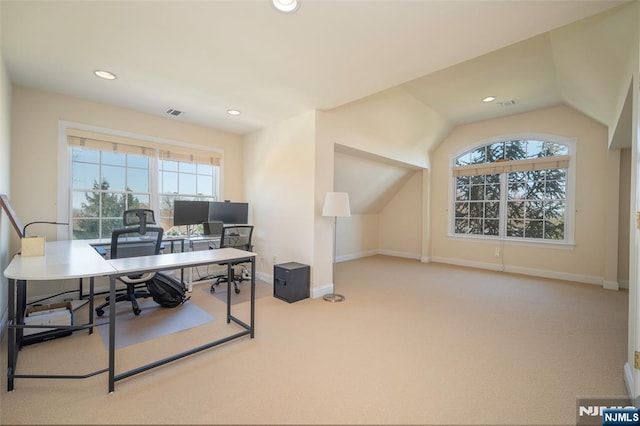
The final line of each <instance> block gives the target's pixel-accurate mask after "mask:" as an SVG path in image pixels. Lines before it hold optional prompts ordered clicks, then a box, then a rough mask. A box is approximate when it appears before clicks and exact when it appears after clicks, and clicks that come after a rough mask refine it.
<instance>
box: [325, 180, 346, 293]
mask: <svg viewBox="0 0 640 426" xmlns="http://www.w3.org/2000/svg"><path fill="white" fill-rule="evenodd" d="M322 216H333V275H332V277H331V278H332V279H333V281H334V283H333V290H334V292H333V293H331V294H325V295H324V296H323V297H322V298H323V299H324V300H326V301H327V302H342V301H343V300H344V299H345V297H344V296H343V295H341V294H336V292H335V289H336V283H335V276H336V239H337V238H336V229H337V227H338V217H347V216H351V209H350V208H349V194H347V193H346V192H327V195H326V196H325V198H324V206H323V207H322Z"/></svg>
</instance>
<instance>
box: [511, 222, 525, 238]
mask: <svg viewBox="0 0 640 426" xmlns="http://www.w3.org/2000/svg"><path fill="white" fill-rule="evenodd" d="M523 236H524V220H512V219H509V220H507V237H523Z"/></svg>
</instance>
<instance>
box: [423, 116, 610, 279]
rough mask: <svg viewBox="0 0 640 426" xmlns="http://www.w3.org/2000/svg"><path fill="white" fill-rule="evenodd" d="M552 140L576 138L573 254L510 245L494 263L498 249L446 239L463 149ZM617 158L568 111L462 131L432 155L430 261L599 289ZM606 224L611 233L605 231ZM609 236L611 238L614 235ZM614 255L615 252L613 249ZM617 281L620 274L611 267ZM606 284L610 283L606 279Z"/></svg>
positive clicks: (601, 129) (600, 129)
mask: <svg viewBox="0 0 640 426" xmlns="http://www.w3.org/2000/svg"><path fill="white" fill-rule="evenodd" d="M526 132H531V133H534V134H553V135H558V136H562V137H566V138H575V139H576V141H577V143H576V144H577V148H576V161H575V167H576V178H575V180H576V182H577V187H576V204H575V209H576V212H575V247H572V248H554V247H552V246H529V245H523V244H507V245H505V247H504V249H503V250H502V252H501V256H502V257H496V255H495V253H496V252H495V250H496V248H499V247H500V246H499V244H498V243H496V242H493V243H490V242H485V241H481V242H473V241H469V240H460V239H453V238H449V237H448V235H447V230H448V219H449V214H450V212H449V202H450V194H449V191H450V186H449V182H450V175H451V172H450V161H451V158H452V157H453V156H454V155H456V154H459V153H462V152H464V151H465V150H466V149H467V148H469V147H471V146H473V145H474V144H477V143H479V142H481V141H483V140H486V139H489V138H491V137H495V136H500V135H509V134H522V133H526ZM618 158H619V156H618V153H617V152H614V153H611V152H609V151H608V150H607V128H606V127H605V126H603V125H601V124H599V123H597V122H595V121H594V120H592V119H590V118H588V117H586V116H584V115H582V114H581V113H579V112H577V111H575V110H574V109H572V108H570V107H567V106H556V107H550V108H545V109H540V110H536V111H533V112H529V113H525V114H518V115H513V116H509V117H504V118H499V119H493V120H486V121H482V122H476V123H472V124H468V125H463V126H459V127H457V128H456V129H454V131H453V132H452V133H451V134H450V135H449V136H448V137H447V138H446V139H445V140H444V141H443V142H442V143H441V144H440V146H439V147H438V149H437V150H435V152H434V154H433V159H432V162H431V163H432V170H431V172H432V175H431V182H432V184H431V194H432V198H431V205H432V208H431V224H430V226H431V234H432V240H431V251H432V256H433V259H434V260H436V261H441V262H449V263H457V264H463V265H468V266H477V267H486V268H490V269H505V270H511V271H514V272H524V273H531V274H534V275H541V276H552V277H558V278H564V279H570V280H576V281H582V282H589V283H593V284H601V285H604V282H605V270H606V269H607V262H608V261H607V253H606V251H607V249H608V248H610V247H611V246H612V245H613V244H615V248H616V249H617V235H618V233H617V221H618V207H619V206H618V205H617V204H613V205H612V204H610V203H607V202H603V200H608V199H609V198H610V197H608V195H607V194H608V191H610V190H611V188H615V192H616V199H617V188H618V185H619V180H618V179H619V176H618V173H619V161H618ZM610 221H615V223H616V228H615V231H614V232H610ZM612 234H613V235H612ZM616 251H617V250H616ZM613 269H614V271H613V273H614V274H615V273H616V271H617V268H613ZM609 279H611V278H609Z"/></svg>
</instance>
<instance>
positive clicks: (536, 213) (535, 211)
mask: <svg viewBox="0 0 640 426" xmlns="http://www.w3.org/2000/svg"><path fill="white" fill-rule="evenodd" d="M524 208H525V215H526V218H527V219H542V218H543V217H544V209H543V203H542V202H541V201H527V202H525V207H524Z"/></svg>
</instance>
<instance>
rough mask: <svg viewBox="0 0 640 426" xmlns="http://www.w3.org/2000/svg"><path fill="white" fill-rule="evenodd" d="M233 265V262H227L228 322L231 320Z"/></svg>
mask: <svg viewBox="0 0 640 426" xmlns="http://www.w3.org/2000/svg"><path fill="white" fill-rule="evenodd" d="M232 271H233V266H232V265H231V262H229V263H227V324H229V323H230V322H231V277H232V275H231V272H232Z"/></svg>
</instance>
